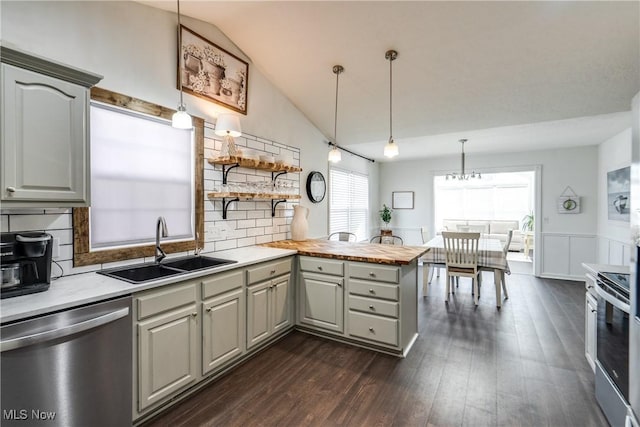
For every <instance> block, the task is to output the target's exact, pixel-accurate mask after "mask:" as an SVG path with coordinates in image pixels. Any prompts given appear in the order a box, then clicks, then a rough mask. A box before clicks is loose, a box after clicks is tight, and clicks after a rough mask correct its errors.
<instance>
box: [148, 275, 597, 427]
mask: <svg viewBox="0 0 640 427" xmlns="http://www.w3.org/2000/svg"><path fill="white" fill-rule="evenodd" d="M484 274H485V275H486V276H485V279H484V280H483V283H484V284H483V292H482V293H481V298H480V305H479V306H478V308H477V309H474V307H473V300H472V297H471V285H470V282H469V281H467V280H461V283H460V287H459V288H458V291H457V292H456V294H455V297H453V299H452V300H451V302H450V303H449V305H448V306H447V305H445V304H444V291H443V289H444V275H443V277H440V279H435V278H434V282H433V284H432V286H431V290H430V294H429V296H428V297H426V298H423V297H422V296H421V297H420V302H419V307H418V313H419V325H420V327H419V330H420V337H419V339H418V340H417V341H416V343H415V345H414V347H413V349H412V351H411V352H410V353H409V355H408V357H407V358H406V359H398V358H395V357H392V356H387V355H383V354H378V353H375V352H372V351H369V350H364V349H361V348H357V347H352V346H348V345H344V344H340V343H336V342H334V341H330V340H325V339H322V338H318V337H314V336H311V335H307V334H303V333H300V332H294V333H292V334H290V335H288V336H287V337H285V338H284V339H282V340H281V341H279V342H278V343H276V344H275V345H273V346H272V347H270V348H269V349H267V350H265V351H264V352H262V353H261V354H259V355H258V356H257V357H255V358H253V359H251V360H249V361H248V362H246V363H245V364H243V365H241V366H240V367H238V368H237V369H236V370H235V371H233V372H231V373H230V374H229V375H227V376H225V377H224V378H221V379H219V380H218V381H216V382H215V383H213V384H211V385H210V386H208V387H206V388H204V389H203V390H202V391H200V392H198V393H197V394H195V395H194V396H192V397H190V398H188V399H187V400H186V401H184V402H182V403H179V404H177V405H176V406H174V407H173V408H172V409H170V410H169V411H167V412H165V413H163V414H162V415H161V416H159V417H158V418H156V419H154V420H152V421H151V422H149V423H148V424H147V425H148V426H154V427H155V426H251V425H256V426H273V425H278V426H303V425H315V426H333V425H354V426H391V425H394V426H581V427H582V426H607V425H608V424H607V421H606V420H605V418H604V416H603V414H602V412H601V411H600V409H599V407H598V406H597V403H596V401H595V397H594V391H593V389H594V384H593V373H592V371H591V369H590V367H589V365H588V364H587V362H586V360H585V357H584V292H585V291H584V284H583V283H581V282H569V281H559V280H545V279H537V278H535V277H533V276H530V275H525V274H512V275H511V276H507V286H508V291H509V296H510V298H509V299H508V300H506V301H505V302H504V303H503V306H502V309H501V310H500V311H497V310H496V307H495V292H494V290H493V277H492V276H491V274H489V273H484ZM420 277H421V273H420Z"/></svg>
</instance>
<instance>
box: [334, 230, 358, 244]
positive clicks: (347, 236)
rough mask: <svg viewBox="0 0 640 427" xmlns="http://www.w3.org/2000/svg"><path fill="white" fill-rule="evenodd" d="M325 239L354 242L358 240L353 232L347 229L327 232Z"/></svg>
mask: <svg viewBox="0 0 640 427" xmlns="http://www.w3.org/2000/svg"><path fill="white" fill-rule="evenodd" d="M327 240H338V241H339V242H355V241H357V240H358V237H357V236H356V235H355V234H353V233H349V232H348V231H338V232H335V233H331V234H329V237H327Z"/></svg>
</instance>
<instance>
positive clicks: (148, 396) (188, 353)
mask: <svg viewBox="0 0 640 427" xmlns="http://www.w3.org/2000/svg"><path fill="white" fill-rule="evenodd" d="M197 316H198V313H197V307H196V305H195V304H193V305H190V306H187V307H184V308H181V309H179V310H175V311H170V312H167V313H164V314H160V315H158V316H154V317H151V318H149V319H148V320H145V321H143V322H139V323H138V410H139V411H142V410H143V409H145V408H146V407H148V406H150V405H152V404H153V403H156V402H158V401H160V400H162V399H163V398H165V397H168V396H170V395H171V394H173V393H174V392H176V391H178V390H180V389H181V388H183V387H184V386H186V385H188V384H189V383H192V382H193V381H195V380H196V378H197V375H198V367H197V360H198V349H199V348H200V346H199V344H198V340H199V334H198V333H197V330H198V328H197V326H198V322H197V320H198V318H197Z"/></svg>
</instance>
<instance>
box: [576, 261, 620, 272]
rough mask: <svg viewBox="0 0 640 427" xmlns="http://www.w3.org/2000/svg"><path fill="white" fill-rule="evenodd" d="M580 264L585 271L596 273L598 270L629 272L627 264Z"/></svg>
mask: <svg viewBox="0 0 640 427" xmlns="http://www.w3.org/2000/svg"><path fill="white" fill-rule="evenodd" d="M582 266H583V267H584V268H585V270H587V272H589V273H593V274H596V275H597V274H598V273H600V272H603V273H621V274H629V266H628V265H608V264H587V263H584V262H583V263H582Z"/></svg>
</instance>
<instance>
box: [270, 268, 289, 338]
mask: <svg viewBox="0 0 640 427" xmlns="http://www.w3.org/2000/svg"><path fill="white" fill-rule="evenodd" d="M290 278H291V276H290V275H289V274H287V275H286V276H282V277H278V278H277V279H274V280H272V281H271V307H272V310H273V331H272V332H273V333H276V332H278V331H280V330H282V329H286V328H287V327H289V326H291V323H292V321H291V312H292V310H291V308H292V307H291V289H290V288H291V286H290V283H291V280H290Z"/></svg>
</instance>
